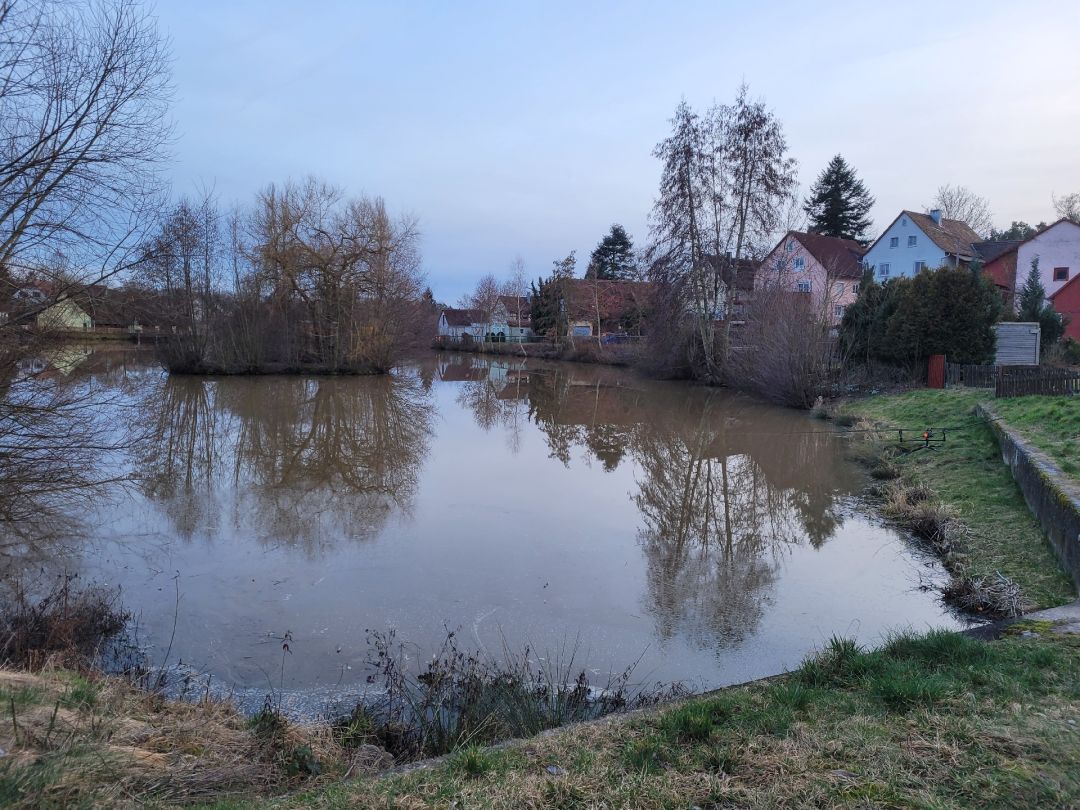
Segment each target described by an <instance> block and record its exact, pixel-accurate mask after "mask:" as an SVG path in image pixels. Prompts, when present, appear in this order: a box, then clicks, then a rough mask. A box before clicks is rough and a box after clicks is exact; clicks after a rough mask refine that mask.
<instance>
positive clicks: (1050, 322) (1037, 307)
mask: <svg viewBox="0 0 1080 810" xmlns="http://www.w3.org/2000/svg"><path fill="white" fill-rule="evenodd" d="M1016 315H1017V317H1018V318H1019V319H1020V320H1021V321H1027V322H1030V323H1037V324H1038V325H1039V328H1040V331H1041V336H1040V338H1039V342H1040V343H1041V344H1042V345H1043V347H1044V348H1045V347H1047V346H1052V345H1054V344H1055V343H1057V342H1058V341H1059V340H1060V339H1061V336H1062V335H1063V334H1065V322H1064V321H1063V320H1062V318H1061V315H1060V314H1058V313H1057V312H1055V311H1054V306H1053V304H1051V303H1049V302H1048V301H1047V300H1046V288H1045V287H1043V284H1042V278H1041V277H1040V274H1039V257H1038V256H1036V257H1035V258H1034V259H1032V260H1031V270H1029V271H1028V277H1027V280H1026V281H1025V282H1024V286H1023V288H1022V289H1021V290H1020V309H1019V311H1018V312H1017V313H1016Z"/></svg>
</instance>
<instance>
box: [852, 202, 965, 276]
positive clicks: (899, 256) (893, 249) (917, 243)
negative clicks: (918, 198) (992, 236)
mask: <svg viewBox="0 0 1080 810" xmlns="http://www.w3.org/2000/svg"><path fill="white" fill-rule="evenodd" d="M981 241H982V238H981V237H980V236H979V235H978V234H977V233H975V231H973V230H972V229H971V227H970V226H969V225H968V224H967V223H966V222H961V221H960V220H958V219H945V218H944V217H942V216H941V211H939V210H937V209H934V210H933V211H931V212H930V213H929V214H919V213H916V212H915V211H901V212H900V216H898V217H897V218H896V219H894V220H893V221H892V224H891V225H889V227H888V228H886V229H885V232H884V233H882V234H881V236H879V237H878V238H877V241H876V242H874V244H872V245H871V246H870V248H869V249H868V250H867V251H866V255H865V256H864V257H863V264H865V265H866V266H867V267H871V268H873V270H874V278H875V279H876V280H877V281H878V282H885V281H888V280H889V279H890V278H897V277H900V276H914V275H916V274H917V273H919V272H920V271H921V270H936V269H937V268H939V267H945V266H948V267H964V266H966V265H968V264H969V263H970V262H971V261H973V260H974V259H977V258H979V254H978V253H977V252H976V249H975V247H974V246H975V243H977V242H981Z"/></svg>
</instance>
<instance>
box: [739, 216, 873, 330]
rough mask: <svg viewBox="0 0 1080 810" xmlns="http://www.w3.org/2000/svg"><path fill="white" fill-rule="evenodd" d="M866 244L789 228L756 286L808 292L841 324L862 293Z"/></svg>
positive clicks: (765, 261) (767, 259) (831, 320)
mask: <svg viewBox="0 0 1080 810" xmlns="http://www.w3.org/2000/svg"><path fill="white" fill-rule="evenodd" d="M865 252H866V248H865V247H863V246H862V245H860V244H859V243H858V242H855V241H852V240H850V239H838V238H836V237H834V236H822V235H821V234H817V233H800V232H799V231H788V232H787V234H785V235H784V238H783V239H781V240H780V242H779V244H777V246H776V247H774V248H773V249H772V250H771V251H770V252H769V254H768V255H767V256H766V257H765V258H764V259H763V260H762V262H761V265H760V266H759V267H758V270H757V274H756V276H755V278H754V289H755V290H757V289H769V288H772V289H780V290H784V291H789V292H796V293H803V294H805V295H808V296H809V297H810V299H811V300H812V301H813V302H814V304H815V305H817V306H819V307H820V310H819V311H820V312H821V313H822V314H823V315H824V317H825V318H827V319H828V321H829V323H832V324H839V323H840V319H841V318H843V317H844V310H845V309H846V308H847V307H848V306H849V305H850V304H851V303H853V302H854V301H855V299H856V298H857V297H858V295H859V281H860V279H862V274H863V265H862V257H863V254H864V253H865Z"/></svg>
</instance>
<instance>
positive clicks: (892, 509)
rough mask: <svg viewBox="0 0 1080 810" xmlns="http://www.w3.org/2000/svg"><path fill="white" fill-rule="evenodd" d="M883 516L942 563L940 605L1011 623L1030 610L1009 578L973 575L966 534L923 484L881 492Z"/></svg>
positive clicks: (896, 486) (898, 483) (896, 483)
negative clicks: (946, 580) (943, 581)
mask: <svg viewBox="0 0 1080 810" xmlns="http://www.w3.org/2000/svg"><path fill="white" fill-rule="evenodd" d="M881 495H882V505H881V509H882V513H883V514H884V515H885V516H886V517H888V518H889V519H890V520H892V521H894V522H895V523H897V524H898V525H900V526H903V527H904V528H906V529H908V530H909V531H911V532H912V534H913V535H914V536H915V537H916V538H918V539H919V540H920V541H921V542H923V543H925V544H926V546H927V547H928V548H929V549H930V550H931V551H932V552H933V553H934V554H935V555H936V556H937V557H938V558H939V559H940V560H941V564H942V566H943V567H944V568H945V570H946V571H947V572H948V573H949V576H950V581H949V583H948V584H947V585H946V586H945V587H944V588H943V590H942V596H943V597H944V598H945V601H946V602H948V603H949V604H951V605H954V606H955V607H957V608H959V609H960V610H963V611H966V612H968V613H974V614H978V615H982V616H987V617H990V618H1011V617H1015V616H1020V615H1022V614H1023V613H1024V612H1025V611H1026V610H1028V609H1030V607H1031V604H1030V602H1029V600H1028V599H1027V598H1026V597H1025V596H1024V595H1023V593H1022V591H1021V589H1020V586H1019V585H1017V584H1016V583H1015V582H1013V581H1012V580H1011V579H1009V578H1008V577H1006V576H1004V575H1002V574H1000V573H997V574H995V575H994V576H992V577H991V576H974V575H972V574H971V573H970V565H969V561H968V556H967V553H966V550H965V545H966V537H967V532H968V529H967V527H966V526H965V525H964V524H963V522H961V521H960V519H959V517H958V516H957V515H956V512H955V510H953V509H952V508H950V507H949V506H948V505H947V504H944V503H942V502H941V501H940V500H939V499H938V498H937V496H936V495H935V493H934V492H933V491H932V490H931V489H930V488H929V487H927V486H925V485H924V484H911V483H906V482H904V481H902V480H897V481H894V482H892V483H889V484H886V485H885V486H884V488H882V490H881Z"/></svg>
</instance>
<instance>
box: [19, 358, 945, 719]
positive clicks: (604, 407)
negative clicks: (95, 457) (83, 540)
mask: <svg viewBox="0 0 1080 810" xmlns="http://www.w3.org/2000/svg"><path fill="white" fill-rule="evenodd" d="M99 360H100V358H97V356H96V355H94V356H91V357H89V358H86V359H85V360H84V361H83V362H82V363H80V364H78V366H76V367H75V368H74V370H73V371H72V372H71V373H70V374H68V375H67V376H66V377H64V378H63V382H62V383H57V385H60V386H84V387H88V388H91V389H94V390H95V391H98V390H100V391H101V392H102V393H106V394H108V396H109V398H110V402H109V403H107V404H106V405H105V406H103V408H102V409H101V411H100V414H99V415H100V417H101V418H102V419H103V420H105V421H107V422H108V423H109V424H110V425H112V428H113V430H114V432H115V433H116V434H117V435H118V436H119V437H121V438H123V439H124V447H125V451H124V453H123V454H122V455H120V456H119V457H118V458H114V459H112V463H110V465H109V466H108V467H106V468H105V469H108V470H109V471H110V472H113V471H115V473H116V474H117V475H122V476H127V475H132V476H134V480H135V482H136V484H135V485H134V486H132V487H130V488H129V489H127V490H125V491H123V492H119V493H112V494H111V495H110V496H109V497H106V498H102V499H101V500H100V501H99V502H97V503H94V504H87V505H86V507H85V508H84V509H83V510H82V513H81V517H82V520H83V522H84V523H85V524H86V526H87V527H88V528H89V529H90V530H91V531H92V532H94V533H96V536H97V537H99V538H103V539H102V540H101V542H99V543H95V544H87V545H86V547H85V548H84V550H83V552H82V553H81V555H80V558H79V560H78V565H77V566H76V570H79V571H80V572H81V573H84V574H85V575H86V576H87V577H97V578H100V579H103V580H105V581H108V582H109V583H111V584H117V585H120V586H121V587H122V588H123V590H124V594H125V601H126V603H127V604H128V606H129V607H131V608H132V609H133V610H135V611H137V612H138V613H139V616H140V619H139V622H140V633H141V634H142V635H141V637H142V638H145V639H146V640H148V641H149V642H150V643H156V644H158V645H159V649H158V651H157V653H158V654H159V655H160V656H163V655H164V652H165V649H166V648H170V647H171V649H172V654H173V656H174V657H175V658H176V659H180V660H183V661H184V662H190V663H192V664H193V665H194V666H196V667H205V668H206V669H207V670H209V671H212V672H213V673H215V679H217V678H221V679H222V680H223V682H225V683H229V684H237V685H240V686H242V687H246V688H248V689H251V690H253V693H252V694H253V700H254V702H255V704H256V705H257V704H258V703H259V702H261V699H262V691H261V690H263V689H265V686H266V677H265V672H269V671H274V670H277V671H279V672H280V667H281V652H280V645H279V644H277V643H276V642H273V637H275V636H279V635H280V634H282V633H284V632H285V631H286V630H289V631H291V633H292V636H293V638H294V649H295V650H296V651H297V652H296V655H295V656H294V657H293V656H291V657H290V658H289V660H288V662H287V667H286V672H285V673H284V679H285V682H286V687H288V686H290V685H291V686H292V687H294V688H297V689H301V688H303V689H306V688H310V687H312V686H314V685H322V686H324V687H326V688H337V687H339V686H342V685H344V686H348V685H349V680H350V678H352V679H353V685H354V686H362V683H361V680H360V679H362V674H361V673H362V668H361V662H362V660H363V658H364V656H365V655H366V647H365V641H364V639H365V636H364V628H368V627H372V628H385V627H391V626H393V627H396V628H398V629H399V632H400V634H401V636H402V637H403V638H406V639H408V640H409V641H411V642H414V643H415V644H416V645H417V648H418V649H419V650H420V654H422V655H423V654H428V653H430V652H431V651H432V650H433V649H435V648H436V647H437V645H438V644H439V643H440V642H441V640H442V635H443V633H444V628H446V627H449V628H451V629H455V630H460V631H461V632H462V634H463V637H466V636H467V637H468V638H469V639H470V642H469V643H470V644H475V645H476V646H477V647H480V648H483V647H487V648H488V649H490V650H497V649H499V648H500V647H501V645H502V644H503V643H504V642H505V643H506V644H508V645H509V646H510V647H513V648H517V647H519V646H524V645H525V644H531V645H532V646H533V647H534V648H544V647H547V648H548V649H555V648H557V647H558V646H559V645H560V644H565V643H568V641H569V642H572V641H573V640H574V639H575V638H580V639H581V642H582V662H581V663H582V665H583V666H590V667H596V668H599V669H601V670H603V669H604V668H612V667H613V668H621V667H623V666H625V665H626V664H627V663H628V662H631V661H634V660H637V659H638V658H639V657H640V656H642V655H643V651H646V653H647V654H646V657H645V658H644V659H643V663H642V666H641V669H640V672H641V673H642V677H648V678H658V679H664V680H668V679H687V680H690V681H693V682H694V683H696V684H698V685H700V686H715V685H719V684H720V683H723V682H730V681H732V680H741V679H745V678H748V677H753V676H754V675H756V674H763V673H764V672H768V671H775V670H776V669H777V668H779V667H782V666H790V665H794V664H797V663H798V660H799V659H800V658H801V657H802V656H803V655H804V654H805V652H806V651H807V650H808V649H810V647H812V646H813V645H814V644H815V643H818V642H820V641H821V640H822V639H823V638H827V637H828V636H829V635H830V634H832V633H850V632H851V622H852V619H853V618H855V617H858V619H859V621H860V624H859V626H858V628H857V630H858V636H859V639H860V641H862V642H864V643H868V642H870V641H872V640H873V634H875V633H877V632H879V631H880V630H881V629H884V628H886V627H891V626H894V625H895V624H896V622H897V617H898V616H901V617H903V620H904V621H910V622H911V623H913V624H916V623H922V622H925V623H931V622H935V623H937V622H939V621H940V619H941V616H942V611H941V609H940V607H939V606H938V605H937V604H936V602H935V601H934V599H933V597H932V596H929V595H927V594H925V593H922V592H918V591H915V590H914V589H913V588H912V587H911V583H912V578H911V576H906V575H905V574H907V573H908V572H907V569H905V566H908V567H909V568H910V567H911V566H913V565H914V563H910V560H908V558H907V557H906V556H905V555H904V552H903V545H902V543H901V542H900V541H899V540H898V539H897V538H896V536H895V535H893V534H892V533H890V532H887V531H885V530H883V529H881V528H880V527H878V526H876V525H874V524H873V523H871V522H869V521H867V520H865V519H863V518H861V517H860V516H859V515H858V513H857V512H851V511H850V510H849V509H848V507H847V504H849V503H850V500H849V499H848V496H849V495H850V494H851V493H852V492H853V491H854V488H855V487H856V486H857V484H858V479H857V478H856V477H855V476H856V475H857V473H856V471H854V470H853V469H851V468H850V467H849V466H848V465H847V464H845V463H844V462H843V460H842V451H840V450H839V449H838V447H837V443H836V441H835V437H833V436H830V435H829V434H828V433H827V431H826V429H825V428H824V427H823V426H822V423H820V422H816V421H814V420H811V419H809V418H807V417H805V416H804V415H801V414H797V413H794V412H792V411H786V410H782V409H775V408H771V407H768V406H763V405H761V404H760V403H757V402H755V401H753V400H750V399H747V398H744V397H741V396H738V395H734V394H732V393H730V392H725V391H718V390H710V389H706V388H701V387H693V386H688V385H681V384H673V383H660V382H656V381H649V380H645V379H641V378H639V377H637V376H635V375H634V374H632V373H629V372H627V371H625V370H619V369H612V368H607V367H601V366H585V365H568V364H554V363H535V362H524V361H521V360H519V359H517V358H485V357H476V356H469V355H461V354H457V355H445V356H437V357H432V358H430V359H427V360H424V361H420V362H418V363H416V364H415V365H413V366H410V367H409V368H407V369H404V370H402V371H401V372H399V373H396V374H394V375H392V376H389V377H315V378H298V377H284V376H282V377H257V378H240V377H237V378H224V377H223V378H196V377H173V378H168V377H166V376H164V375H161V374H160V373H159V372H157V371H153V370H145V369H139V368H136V367H135V366H134V365H125V364H123V363H118V364H113V365H108V364H107V365H106V366H104V367H100V368H99V367H98V365H99ZM0 519H2V515H0ZM883 549H889V550H888V551H887V552H884V553H883V551H882V550H883ZM853 569H857V570H858V572H859V576H857V577H853V576H851V575H850V572H851V570H853ZM919 573H921V569H920V571H919ZM174 578H175V581H176V584H174ZM174 587H178V588H179V590H180V604H179V608H177V606H176V602H175V600H174V599H171V598H168V595H169V594H171V593H172V589H173V588H174ZM163 594H164V595H166V598H162V597H163ZM778 628H779V629H778ZM268 639H269V641H268ZM586 659H587V660H586ZM350 667H351V669H350ZM280 678H281V676H280V675H279V680H280ZM279 685H280V684H279Z"/></svg>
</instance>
